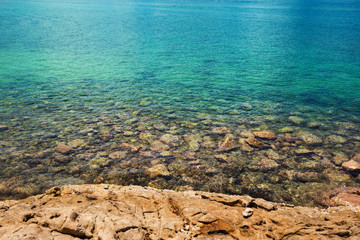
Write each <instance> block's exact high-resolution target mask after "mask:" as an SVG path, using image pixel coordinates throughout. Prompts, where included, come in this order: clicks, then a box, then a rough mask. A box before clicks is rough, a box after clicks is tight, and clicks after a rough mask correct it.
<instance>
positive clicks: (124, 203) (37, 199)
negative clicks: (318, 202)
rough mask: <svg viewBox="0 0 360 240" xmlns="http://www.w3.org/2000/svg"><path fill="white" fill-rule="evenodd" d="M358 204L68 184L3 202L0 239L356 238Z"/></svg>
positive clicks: (359, 224)
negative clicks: (300, 203)
mask: <svg viewBox="0 0 360 240" xmlns="http://www.w3.org/2000/svg"><path fill="white" fill-rule="evenodd" d="M343 193H350V194H352V193H355V195H358V190H354V191H353V190H350V189H348V190H347V191H340V192H338V193H337V194H336V196H335V195H334V196H333V197H332V198H336V197H338V198H340V197H341V199H348V198H345V197H343V196H342V195H341V194H343ZM345 205H346V204H345ZM246 208H251V209H252V210H253V214H252V216H251V217H247V218H245V217H244V216H243V212H244V211H245V210H246ZM359 210H360V208H359V207H357V206H342V207H332V208H330V209H321V210H319V209H317V208H308V207H293V206H289V205H283V204H275V203H271V202H268V201H265V200H263V199H254V198H251V197H246V196H245V197H243V196H235V195H225V194H218V193H208V192H196V191H185V192H175V191H169V190H159V189H154V188H149V187H139V186H127V187H123V186H115V185H107V184H100V185H69V186H64V187H57V188H53V189H51V190H50V191H47V193H45V194H42V195H38V196H33V197H29V198H27V199H23V200H16V201H14V200H12V201H3V202H0V225H1V227H0V239H11V240H12V239H16V240H25V239H49V240H55V239H57V240H59V239H63V240H74V239H76V240H79V239H106V240H115V239H131V240H137V239H139V240H140V239H151V240H155V239H179V240H180V239H250V240H256V239H340V238H341V239H345V238H346V239H359V238H360V221H359V216H358V213H357V212H356V211H359Z"/></svg>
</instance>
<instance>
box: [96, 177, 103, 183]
mask: <svg viewBox="0 0 360 240" xmlns="http://www.w3.org/2000/svg"><path fill="white" fill-rule="evenodd" d="M103 182H104V178H102V177H100V176H97V177H96V178H95V179H94V183H95V184H100V183H103Z"/></svg>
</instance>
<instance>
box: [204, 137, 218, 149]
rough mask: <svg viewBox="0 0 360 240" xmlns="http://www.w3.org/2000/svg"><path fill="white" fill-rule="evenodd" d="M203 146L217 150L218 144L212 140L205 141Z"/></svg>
mask: <svg viewBox="0 0 360 240" xmlns="http://www.w3.org/2000/svg"><path fill="white" fill-rule="evenodd" d="M204 140H205V139H204ZM201 146H202V147H204V148H216V144H215V143H214V142H213V141H212V140H205V141H204V142H202V143H201Z"/></svg>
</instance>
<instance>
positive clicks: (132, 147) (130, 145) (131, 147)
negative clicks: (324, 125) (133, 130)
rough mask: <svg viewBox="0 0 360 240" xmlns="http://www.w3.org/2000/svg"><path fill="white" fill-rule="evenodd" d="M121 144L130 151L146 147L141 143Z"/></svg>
mask: <svg viewBox="0 0 360 240" xmlns="http://www.w3.org/2000/svg"><path fill="white" fill-rule="evenodd" d="M120 146H121V148H122V149H125V150H128V151H130V152H138V151H140V150H142V149H143V148H144V146H141V145H139V146H135V145H132V144H128V143H122V144H121V145H120Z"/></svg>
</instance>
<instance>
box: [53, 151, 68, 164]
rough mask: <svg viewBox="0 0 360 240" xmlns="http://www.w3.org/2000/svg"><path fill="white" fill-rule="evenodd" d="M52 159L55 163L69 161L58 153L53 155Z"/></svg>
mask: <svg viewBox="0 0 360 240" xmlns="http://www.w3.org/2000/svg"><path fill="white" fill-rule="evenodd" d="M53 158H54V159H55V161H57V162H59V163H68V162H70V161H71V158H70V157H69V156H67V155H63V154H60V153H55V154H54V155H53Z"/></svg>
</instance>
